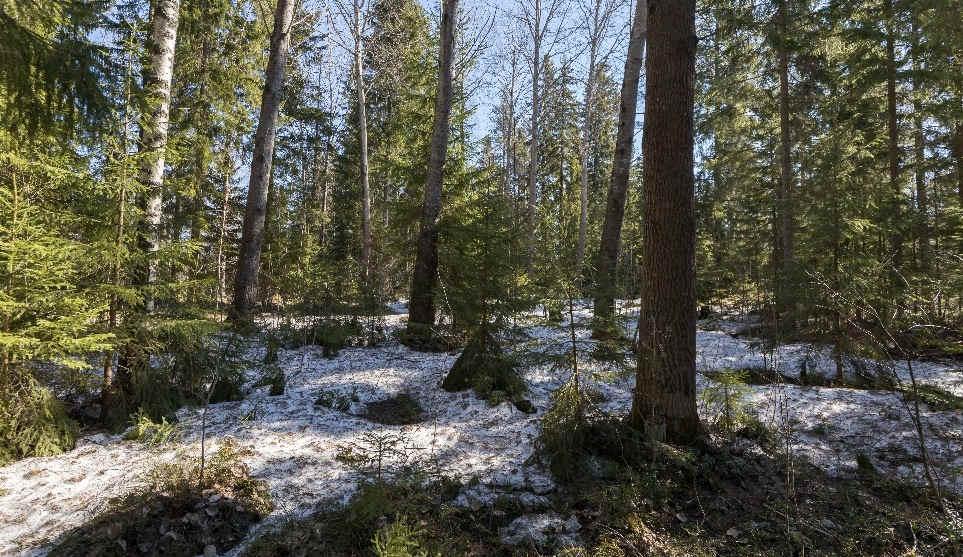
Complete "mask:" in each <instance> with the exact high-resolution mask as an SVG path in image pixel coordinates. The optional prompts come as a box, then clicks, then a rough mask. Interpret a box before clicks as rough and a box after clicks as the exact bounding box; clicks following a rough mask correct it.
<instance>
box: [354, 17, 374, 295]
mask: <svg viewBox="0 0 963 557" xmlns="http://www.w3.org/2000/svg"><path fill="white" fill-rule="evenodd" d="M354 25H355V29H354V34H355V35H354V41H355V46H354V83H355V87H356V88H357V94H358V134H359V137H358V143H359V147H360V150H361V153H360V161H359V162H358V165H359V167H360V168H359V179H360V181H361V282H362V284H363V285H365V286H367V285H368V279H369V274H370V272H371V246H372V239H371V187H370V185H369V184H368V174H369V173H368V113H367V104H368V102H367V99H366V95H365V90H364V45H363V42H362V41H363V37H362V36H361V35H362V29H361V5H360V4H359V3H358V2H355V6H354Z"/></svg>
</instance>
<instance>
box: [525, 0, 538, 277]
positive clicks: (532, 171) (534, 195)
mask: <svg viewBox="0 0 963 557" xmlns="http://www.w3.org/2000/svg"><path fill="white" fill-rule="evenodd" d="M534 17H535V21H534V22H533V25H532V29H533V31H534V33H533V37H532V140H531V142H530V143H529V157H528V205H527V207H526V208H527V212H526V218H527V220H528V223H527V225H528V253H527V255H526V259H525V268H526V270H527V271H528V273H529V274H531V272H532V265H533V264H534V262H535V243H536V240H535V228H536V218H537V216H538V215H537V212H536V210H535V209H536V206H537V204H538V139H539V124H540V122H539V120H541V111H542V97H541V90H540V89H541V88H540V87H539V86H540V85H541V80H542V60H541V56H542V2H541V0H535V13H534Z"/></svg>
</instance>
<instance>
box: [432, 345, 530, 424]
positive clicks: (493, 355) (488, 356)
mask: <svg viewBox="0 0 963 557" xmlns="http://www.w3.org/2000/svg"><path fill="white" fill-rule="evenodd" d="M441 386H442V388H443V389H445V390H446V391H450V392H454V391H462V390H465V389H473V390H474V391H475V394H477V395H478V396H479V398H482V399H486V400H488V401H489V402H491V403H493V404H498V403H499V402H502V401H503V400H510V401H512V402H513V403H514V404H515V406H516V407H517V408H518V409H519V410H522V411H523V412H529V413H530V412H533V411H534V408H533V407H532V405H531V402H529V401H527V400H525V398H524V395H525V393H526V392H527V390H528V388H527V387H526V385H525V381H524V380H522V378H521V377H520V376H519V375H518V371H517V370H516V368H515V363H514V362H513V361H512V360H511V358H509V357H508V356H507V355H505V353H504V352H503V351H502V348H501V346H500V345H499V343H498V340H497V339H495V337H494V336H493V335H492V334H491V333H489V332H488V330H487V329H486V328H480V329H479V330H478V331H476V333H475V334H474V335H473V336H472V339H471V341H470V342H469V343H468V345H467V346H466V347H465V349H464V350H463V351H462V353H461V355H460V356H459V357H458V359H457V360H455V363H454V365H452V366H451V370H450V371H449V372H448V375H446V376H445V380H444V381H443V382H442V384H441Z"/></svg>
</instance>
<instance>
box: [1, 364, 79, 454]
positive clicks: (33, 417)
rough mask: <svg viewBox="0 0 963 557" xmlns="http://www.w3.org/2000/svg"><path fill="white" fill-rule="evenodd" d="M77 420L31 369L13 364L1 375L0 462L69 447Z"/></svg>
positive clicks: (70, 446)
mask: <svg viewBox="0 0 963 557" xmlns="http://www.w3.org/2000/svg"><path fill="white" fill-rule="evenodd" d="M76 435H77V427H76V424H75V423H74V422H73V421H72V420H71V419H70V418H69V417H68V416H67V413H66V411H65V410H64V408H63V405H61V403H60V401H58V400H57V399H56V398H55V397H54V396H53V393H51V392H50V391H49V390H48V389H46V388H44V387H42V386H41V385H40V384H39V383H38V382H37V380H36V379H34V377H33V376H32V375H30V373H29V372H27V371H26V370H24V369H23V368H19V367H10V368H8V369H7V372H6V373H4V374H3V376H0V464H6V463H8V462H11V461H14V460H19V459H21V458H26V457H30V456H50V455H55V454H60V453H62V452H64V451H66V450H70V449H72V448H73V446H74V440H75V438H76Z"/></svg>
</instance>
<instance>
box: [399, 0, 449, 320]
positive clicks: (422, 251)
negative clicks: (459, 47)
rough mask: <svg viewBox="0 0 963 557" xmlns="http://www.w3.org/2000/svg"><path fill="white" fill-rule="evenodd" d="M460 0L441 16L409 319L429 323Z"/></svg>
mask: <svg viewBox="0 0 963 557" xmlns="http://www.w3.org/2000/svg"><path fill="white" fill-rule="evenodd" d="M457 11H458V0H444V4H443V8H442V16H441V44H440V45H439V50H440V52H439V54H438V93H437V96H436V97H435V122H434V127H433V129H432V132H431V150H430V152H429V157H428V179H427V182H426V184H425V199H424V205H423V206H422V211H421V230H420V232H419V233H418V253H417V255H416V258H415V269H414V273H413V274H412V278H411V300H410V301H409V306H408V323H409V327H410V326H411V325H416V326H421V327H430V326H431V325H433V324H434V322H435V297H434V295H435V283H436V281H437V275H438V214H439V213H440V212H441V186H442V182H443V180H444V170H445V159H446V158H447V156H448V128H449V120H450V115H451V90H452V83H451V82H452V79H451V74H452V70H451V65H452V57H453V53H454V49H455V18H456V16H457Z"/></svg>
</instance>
